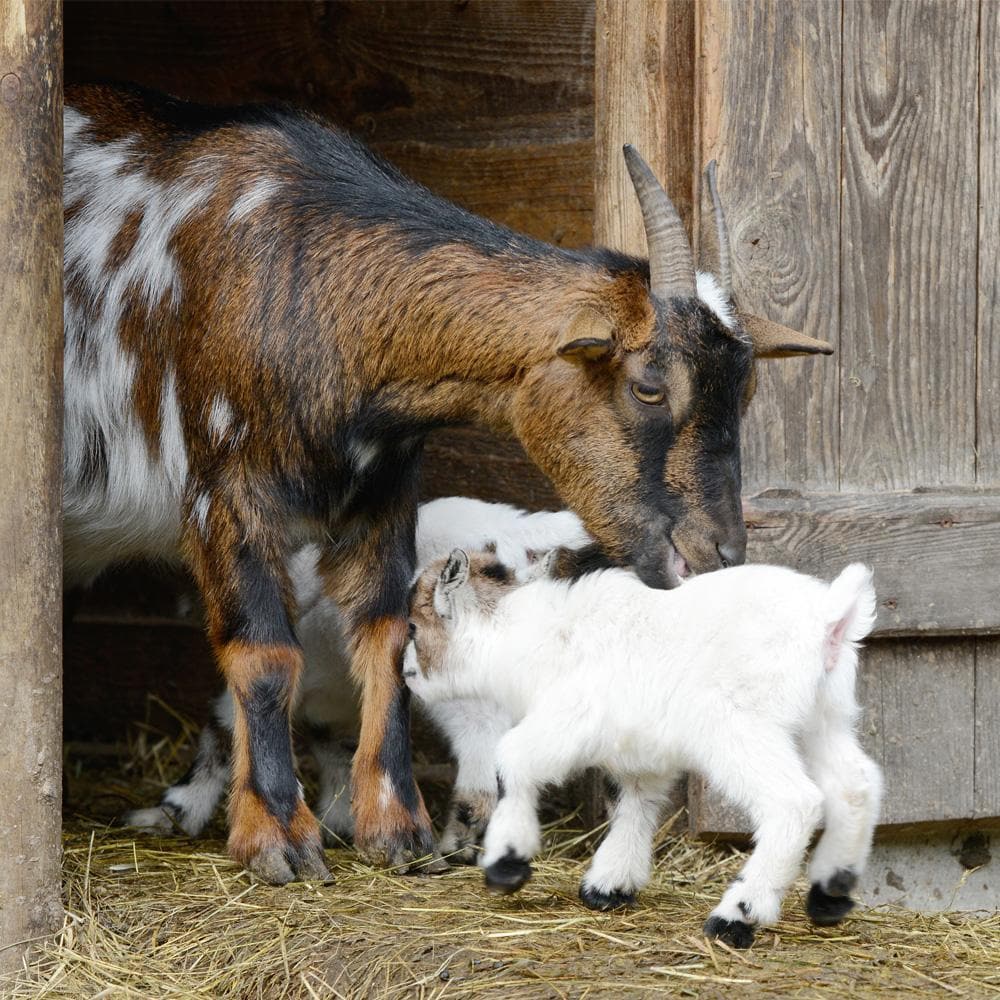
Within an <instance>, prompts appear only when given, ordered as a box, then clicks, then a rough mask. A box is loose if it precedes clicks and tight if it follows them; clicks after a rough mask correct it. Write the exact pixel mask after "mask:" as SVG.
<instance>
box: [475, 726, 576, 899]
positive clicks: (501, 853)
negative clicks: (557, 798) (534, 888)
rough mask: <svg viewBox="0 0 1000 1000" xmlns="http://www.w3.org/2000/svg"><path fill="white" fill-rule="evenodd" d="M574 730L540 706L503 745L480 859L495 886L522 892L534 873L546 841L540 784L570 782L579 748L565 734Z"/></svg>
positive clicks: (495, 889) (491, 886) (492, 887)
mask: <svg viewBox="0 0 1000 1000" xmlns="http://www.w3.org/2000/svg"><path fill="white" fill-rule="evenodd" d="M568 731H572V730H571V729H570V730H568V729H567V728H566V727H565V726H560V725H559V723H558V721H557V720H556V719H554V718H553V713H551V712H549V711H539V712H536V713H533V714H531V715H528V716H526V717H525V718H524V719H523V720H522V721H521V722H520V723H519V724H518V725H517V726H515V727H514V728H513V729H511V730H510V731H509V732H508V733H507V734H506V735H505V736H504V737H503V738H502V739H501V740H500V743H499V744H498V746H497V790H498V796H499V800H498V802H497V807H496V810H495V811H494V813H493V818H492V819H491V820H490V823H489V826H488V827H487V829H486V836H485V838H484V840H483V854H482V858H481V859H480V862H479V863H480V865H481V866H482V867H483V869H485V876H486V886H487V888H488V889H490V890H491V891H493V892H499V893H503V894H504V895H506V894H509V893H512V892H517V890H518V889H520V888H521V887H522V886H523V885H524V883H525V882H527V881H528V879H530V878H531V859H532V858H533V857H534V856H535V855H536V854H537V853H538V850H539V848H540V847H541V842H542V831H541V827H540V826H539V823H538V793H539V790H540V789H541V788H542V786H544V785H546V784H561V783H562V782H564V781H565V780H566V778H568V777H569V775H570V773H571V772H572V770H573V768H574V766H575V764H576V754H575V750H576V748H575V746H574V745H573V744H571V743H570V742H569V741H568V740H567V739H566V738H565V735H564V734H565V733H566V732H568Z"/></svg>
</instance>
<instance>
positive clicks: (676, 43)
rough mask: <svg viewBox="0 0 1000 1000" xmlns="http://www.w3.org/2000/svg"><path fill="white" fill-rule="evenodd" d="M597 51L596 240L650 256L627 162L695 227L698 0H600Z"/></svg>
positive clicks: (589, 796) (589, 794)
mask: <svg viewBox="0 0 1000 1000" xmlns="http://www.w3.org/2000/svg"><path fill="white" fill-rule="evenodd" d="M595 34H596V37H595V52H594V72H595V81H594V158H595V159H594V243H595V244H598V245H600V246H609V247H614V248H615V249H616V250H624V251H626V252H628V253H634V254H637V255H639V256H645V255H646V234H645V231H644V230H643V227H642V214H641V212H640V211H639V203H638V201H637V200H636V197H635V193H634V191H633V189H632V184H631V182H630V180H629V177H628V173H627V171H626V169H625V159H624V157H623V156H622V146H623V145H624V144H625V143H627V142H628V143H631V144H632V145H633V146H635V147H636V149H637V150H638V151H639V152H640V153H641V154H642V156H643V157H644V158H645V160H646V161H647V162H648V163H649V165H650V167H652V169H653V172H654V173H655V174H656V176H657V177H658V178H659V180H660V182H661V183H662V184H663V186H664V188H665V190H666V191H667V194H669V195H670V198H671V200H672V201H673V203H674V204H675V205H676V206H677V211H678V212H679V213H680V215H681V218H682V219H683V220H684V222H685V224H686V225H687V227H688V231H689V232H690V231H691V225H692V217H693V205H694V193H695V191H696V187H695V184H694V180H695V162H694V156H695V77H694V61H695V48H694V46H695V3H694V0H597V10H596V32H595ZM583 785H584V791H583V794H584V810H583V819H584V822H585V823H586V825H587V826H588V827H590V828H593V827H594V826H596V825H597V824H598V823H600V822H601V820H602V819H603V794H602V792H603V789H602V784H601V782H600V780H599V779H598V778H596V777H594V776H589V777H587V778H585V779H584V781H583Z"/></svg>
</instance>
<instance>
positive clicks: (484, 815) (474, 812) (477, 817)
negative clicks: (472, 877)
mask: <svg viewBox="0 0 1000 1000" xmlns="http://www.w3.org/2000/svg"><path fill="white" fill-rule="evenodd" d="M495 807H496V795H495V794H490V793H488V792H468V791H466V792H463V793H461V795H460V796H456V798H454V799H453V800H452V803H451V811H450V814H449V816H448V824H447V826H445V828H444V833H443V834H441V845H440V847H441V853H442V854H444V855H446V856H447V857H448V860H449V861H451V862H453V863H454V864H459V865H474V864H475V863H476V862H477V861H478V860H479V854H480V845H481V844H482V841H483V834H484V833H485V832H486V825H487V823H489V820H490V816H492V815H493V810H494V808H495Z"/></svg>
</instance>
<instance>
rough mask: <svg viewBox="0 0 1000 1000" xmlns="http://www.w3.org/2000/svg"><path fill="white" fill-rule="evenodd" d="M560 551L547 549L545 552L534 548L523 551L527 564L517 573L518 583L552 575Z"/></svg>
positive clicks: (542, 578)
mask: <svg viewBox="0 0 1000 1000" xmlns="http://www.w3.org/2000/svg"><path fill="white" fill-rule="evenodd" d="M560 551H561V550H560V549H548V550H547V551H545V552H538V551H536V550H535V549H528V550H527V552H525V555H526V556H527V558H528V565H527V566H526V567H525V568H524V569H523V570H521V572H520V573H518V574H517V578H518V583H531V581H532V580H544V579H547V578H548V577H550V576H552V572H553V569H554V568H555V564H556V558H557V556H558V555H559V552H560Z"/></svg>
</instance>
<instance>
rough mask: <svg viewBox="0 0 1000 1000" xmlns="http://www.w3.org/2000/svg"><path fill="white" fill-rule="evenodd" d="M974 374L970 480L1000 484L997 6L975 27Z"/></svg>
mask: <svg viewBox="0 0 1000 1000" xmlns="http://www.w3.org/2000/svg"><path fill="white" fill-rule="evenodd" d="M979 129H980V134H979V308H978V314H979V347H978V351H977V357H978V359H979V371H978V373H977V375H978V377H977V401H976V402H977V407H976V416H977V427H978V431H979V433H978V438H977V441H976V449H977V456H976V457H977V464H976V480H977V482H980V483H984V484H986V483H990V484H992V483H1000V156H998V155H997V154H998V152H1000V4H998V3H995V2H987V3H984V4H982V6H981V7H980V24H979Z"/></svg>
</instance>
